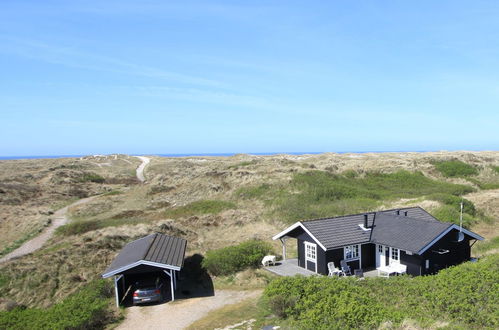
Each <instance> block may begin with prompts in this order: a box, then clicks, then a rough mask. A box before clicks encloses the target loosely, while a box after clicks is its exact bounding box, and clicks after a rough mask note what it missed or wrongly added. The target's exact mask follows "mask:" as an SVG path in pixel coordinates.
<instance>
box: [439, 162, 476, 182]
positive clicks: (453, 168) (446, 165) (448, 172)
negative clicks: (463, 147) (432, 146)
mask: <svg viewBox="0 0 499 330" xmlns="http://www.w3.org/2000/svg"><path fill="white" fill-rule="evenodd" d="M434 164H435V168H436V169H437V170H438V171H439V172H440V173H441V174H442V175H443V176H445V177H449V178H456V177H468V176H472V175H477V174H478V170H477V169H476V168H475V167H474V166H472V165H470V164H467V163H465V162H462V161H460V160H445V161H437V162H434Z"/></svg>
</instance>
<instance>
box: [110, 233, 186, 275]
mask: <svg viewBox="0 0 499 330" xmlns="http://www.w3.org/2000/svg"><path fill="white" fill-rule="evenodd" d="M186 246H187V241H186V240H185V239H182V238H178V237H173V236H168V235H163V234H158V233H156V234H151V235H148V236H146V237H143V238H140V239H138V240H135V241H133V242H130V243H128V244H127V245H125V247H124V248H123V249H122V250H121V251H120V253H119V254H118V255H117V256H116V258H115V259H114V260H113V262H112V263H111V265H110V266H109V267H108V269H106V271H105V273H104V274H108V273H112V272H115V271H117V270H119V269H121V268H126V267H127V266H130V265H132V264H134V263H136V262H139V261H150V262H154V263H159V264H163V265H166V266H173V267H182V265H183V263H184V256H185V248H186Z"/></svg>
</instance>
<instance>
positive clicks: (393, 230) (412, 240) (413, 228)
mask: <svg viewBox="0 0 499 330" xmlns="http://www.w3.org/2000/svg"><path fill="white" fill-rule="evenodd" d="M450 226H452V224H451V223H445V222H440V221H434V220H425V219H416V218H411V217H409V216H403V215H399V216H397V215H391V214H386V213H378V214H377V215H376V221H375V223H374V228H373V233H372V237H371V242H373V243H378V244H383V245H389V246H392V247H395V248H399V249H402V250H406V251H410V252H414V253H417V252H418V251H419V250H421V249H422V248H424V247H425V246H426V245H428V244H429V243H430V242H431V241H433V240H434V239H435V238H436V237H437V236H438V235H440V234H441V233H442V232H444V231H445V230H446V229H447V228H449V227H450Z"/></svg>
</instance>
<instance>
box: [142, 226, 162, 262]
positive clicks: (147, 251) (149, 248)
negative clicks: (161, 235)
mask: <svg viewBox="0 0 499 330" xmlns="http://www.w3.org/2000/svg"><path fill="white" fill-rule="evenodd" d="M149 236H154V238H153V239H152V241H151V243H149V246H148V247H147V250H146V253H144V255H143V256H142V258H141V259H140V260H146V256H147V254H148V253H149V250H151V247H152V245H153V244H154V241H155V240H156V238H158V233H153V234H150V235H147V236H146V237H144V238H147V237H149Z"/></svg>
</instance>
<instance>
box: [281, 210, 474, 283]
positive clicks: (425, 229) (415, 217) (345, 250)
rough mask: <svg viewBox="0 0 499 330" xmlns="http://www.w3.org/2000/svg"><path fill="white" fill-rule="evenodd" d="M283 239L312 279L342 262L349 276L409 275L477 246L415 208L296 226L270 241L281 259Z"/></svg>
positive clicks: (467, 234)
mask: <svg viewBox="0 0 499 330" xmlns="http://www.w3.org/2000/svg"><path fill="white" fill-rule="evenodd" d="M286 238H295V239H296V240H297V250H298V265H299V266H300V267H303V268H306V269H308V270H311V271H313V272H316V273H318V274H328V267H327V264H328V263H329V262H334V264H335V265H336V266H339V265H340V261H341V260H345V261H346V262H347V263H348V265H349V266H350V268H351V269H352V270H354V269H363V270H369V269H375V268H380V267H382V266H389V265H394V264H399V265H405V266H406V267H405V268H406V272H407V274H410V275H424V274H431V273H435V272H437V271H438V270H440V269H443V268H446V267H449V266H452V265H456V264H459V263H462V262H464V261H467V260H469V259H470V252H471V245H472V244H474V242H476V240H483V237H481V236H480V235H477V234H475V233H473V232H471V231H469V230H466V229H464V228H460V227H459V226H457V225H455V224H452V223H446V222H441V221H438V220H437V219H436V218H435V217H433V216H432V215H431V214H429V213H428V212H426V211H425V210H423V209H422V208H420V207H411V208H403V209H395V210H386V211H378V212H373V213H365V214H353V215H346V216H340V217H334V218H323V219H316V220H308V221H299V222H297V223H295V224H293V225H292V226H290V227H288V228H287V229H285V230H284V231H282V232H281V233H279V234H277V235H275V236H274V237H273V239H274V240H277V239H279V240H281V242H282V243H283V256H284V258H285V256H286V245H285V240H286ZM470 242H472V244H471V245H470Z"/></svg>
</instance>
